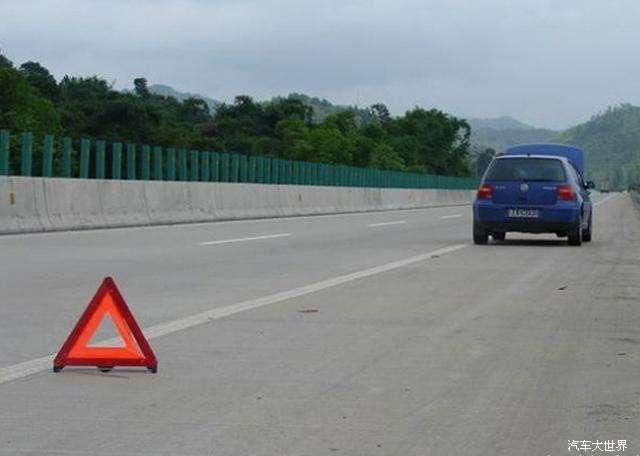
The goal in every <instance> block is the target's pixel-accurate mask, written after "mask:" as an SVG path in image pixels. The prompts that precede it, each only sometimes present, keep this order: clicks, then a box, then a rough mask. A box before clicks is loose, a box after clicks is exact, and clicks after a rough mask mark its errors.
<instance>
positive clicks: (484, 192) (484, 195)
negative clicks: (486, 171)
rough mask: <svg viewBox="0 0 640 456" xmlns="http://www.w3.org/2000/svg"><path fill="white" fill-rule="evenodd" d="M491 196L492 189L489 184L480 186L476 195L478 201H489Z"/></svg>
mask: <svg viewBox="0 0 640 456" xmlns="http://www.w3.org/2000/svg"><path fill="white" fill-rule="evenodd" d="M492 195H493V188H491V185H489V184H482V185H481V186H480V188H479V189H478V193H476V197H477V198H478V199H490V198H491V196H492Z"/></svg>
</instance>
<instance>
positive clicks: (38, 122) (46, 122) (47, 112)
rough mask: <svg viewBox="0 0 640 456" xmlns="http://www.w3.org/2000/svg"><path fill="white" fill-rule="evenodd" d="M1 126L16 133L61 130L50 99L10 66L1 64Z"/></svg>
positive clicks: (54, 131) (55, 131)
mask: <svg viewBox="0 0 640 456" xmlns="http://www.w3.org/2000/svg"><path fill="white" fill-rule="evenodd" d="M0 125H1V126H2V128H7V129H9V130H12V131H15V132H19V131H31V132H34V133H57V132H59V131H60V129H61V128H60V117H59V115H58V112H57V111H56V109H55V107H54V106H53V104H52V103H51V101H49V100H47V99H46V98H44V97H43V96H42V94H41V93H40V92H39V91H38V90H37V89H35V88H34V87H32V86H31V85H30V84H29V83H28V82H27V80H26V79H25V77H24V76H23V75H22V74H21V73H20V72H18V71H16V70H14V69H13V68H10V67H0Z"/></svg>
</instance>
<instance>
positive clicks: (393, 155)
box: [369, 144, 404, 171]
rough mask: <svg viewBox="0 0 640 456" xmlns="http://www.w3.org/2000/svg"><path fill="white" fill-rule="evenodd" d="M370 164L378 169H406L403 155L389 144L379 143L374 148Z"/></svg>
mask: <svg viewBox="0 0 640 456" xmlns="http://www.w3.org/2000/svg"><path fill="white" fill-rule="evenodd" d="M369 166H370V167H372V168H378V169H392V170H395V171H403V170H404V162H403V161H402V157H400V155H399V154H398V153H397V152H396V151H395V150H394V149H393V147H391V146H390V145H388V144H378V145H377V146H375V148H374V149H373V152H372V154H371V159H370V161H369Z"/></svg>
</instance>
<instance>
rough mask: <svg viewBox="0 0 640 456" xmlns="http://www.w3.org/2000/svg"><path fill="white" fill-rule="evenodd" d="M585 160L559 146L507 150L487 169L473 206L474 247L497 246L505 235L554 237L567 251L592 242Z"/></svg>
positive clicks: (569, 148) (572, 149) (580, 154)
mask: <svg viewBox="0 0 640 456" xmlns="http://www.w3.org/2000/svg"><path fill="white" fill-rule="evenodd" d="M583 175H584V154H583V152H582V150H580V149H578V148H577V147H572V146H565V145H560V144H527V145H521V146H515V147H512V148H510V149H508V150H507V151H506V152H505V153H504V154H502V155H500V156H498V157H496V158H494V159H493V161H492V162H491V164H490V165H489V167H488V168H487V170H486V172H485V174H484V176H483V178H482V181H481V183H480V187H479V189H478V192H477V194H476V198H475V201H474V203H473V242H474V243H475V244H486V243H487V242H488V240H489V236H491V237H492V238H493V239H494V240H497V241H501V240H504V239H505V235H506V233H507V232H509V231H518V232H523V233H556V234H557V235H558V236H559V237H567V240H568V243H569V245H581V244H582V242H583V241H585V242H587V241H590V240H591V233H592V226H593V208H592V204H591V199H590V197H589V189H590V188H592V187H593V183H591V182H588V183H585V181H584V178H583Z"/></svg>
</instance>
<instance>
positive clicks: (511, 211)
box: [507, 209, 540, 218]
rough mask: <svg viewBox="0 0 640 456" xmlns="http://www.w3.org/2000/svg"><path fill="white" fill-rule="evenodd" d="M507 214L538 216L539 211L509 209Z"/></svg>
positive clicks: (527, 216) (513, 215)
mask: <svg viewBox="0 0 640 456" xmlns="http://www.w3.org/2000/svg"><path fill="white" fill-rule="evenodd" d="M507 215H508V216H509V217H511V218H538V217H540V211H539V210H538V209H509V210H508V211H507Z"/></svg>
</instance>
